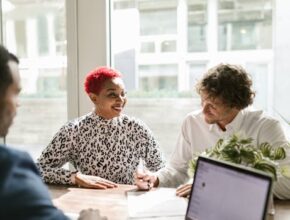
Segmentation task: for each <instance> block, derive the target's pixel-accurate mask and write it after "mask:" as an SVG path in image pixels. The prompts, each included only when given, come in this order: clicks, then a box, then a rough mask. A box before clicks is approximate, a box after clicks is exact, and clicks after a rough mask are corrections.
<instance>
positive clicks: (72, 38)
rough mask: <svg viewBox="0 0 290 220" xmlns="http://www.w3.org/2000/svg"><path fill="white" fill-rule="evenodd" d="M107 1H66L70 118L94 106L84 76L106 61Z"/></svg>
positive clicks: (82, 113) (105, 63) (107, 61)
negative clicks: (85, 90)
mask: <svg viewBox="0 0 290 220" xmlns="http://www.w3.org/2000/svg"><path fill="white" fill-rule="evenodd" d="M108 2H109V1H106V0H98V1H96V0H66V7H67V33H68V34H67V41H68V53H67V54H68V91H69V93H68V118H69V119H72V118H76V117H78V116H81V115H84V114H86V113H87V112H89V111H90V110H91V109H92V107H93V105H92V104H91V103H90V100H89V99H88V97H87V95H86V94H85V92H84V88H83V82H84V78H85V75H86V74H87V73H88V72H89V71H90V70H92V69H94V68H95V67H96V66H101V65H107V64H108V63H109V59H108V53H107V51H109V50H108V48H109V44H108V42H106V39H107V32H106V26H107V25H108V23H107V21H108V20H107V17H108V13H106V11H107V10H108ZM108 37H109V36H108ZM108 39H109V38H108ZM75 88H77V89H75Z"/></svg>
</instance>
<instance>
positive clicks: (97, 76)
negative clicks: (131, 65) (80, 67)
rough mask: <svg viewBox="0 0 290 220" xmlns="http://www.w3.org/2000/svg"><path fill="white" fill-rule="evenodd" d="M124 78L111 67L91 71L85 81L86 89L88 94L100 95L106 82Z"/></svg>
mask: <svg viewBox="0 0 290 220" xmlns="http://www.w3.org/2000/svg"><path fill="white" fill-rule="evenodd" d="M116 77H122V75H121V73H120V72H118V71H117V70H114V69H112V68H109V67H105V66H102V67H99V68H96V69H94V70H92V71H90V72H89V73H88V74H87V76H86V79H85V83H84V87H85V91H86V93H87V94H89V93H94V94H99V92H100V91H101V89H102V86H103V84H104V82H105V81H106V80H108V79H113V78H116Z"/></svg>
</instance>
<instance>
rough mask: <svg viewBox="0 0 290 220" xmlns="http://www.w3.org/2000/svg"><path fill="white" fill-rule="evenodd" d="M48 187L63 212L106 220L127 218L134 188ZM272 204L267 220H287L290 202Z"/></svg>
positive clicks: (55, 202) (128, 186) (126, 186)
mask: <svg viewBox="0 0 290 220" xmlns="http://www.w3.org/2000/svg"><path fill="white" fill-rule="evenodd" d="M48 187H49V190H50V192H51V195H52V198H53V203H54V204H55V206H57V207H58V208H59V209H61V210H63V211H64V212H68V213H79V212H80V211H81V210H83V209H88V208H93V209H99V210H100V212H101V215H103V216H107V218H108V220H125V219H127V218H128V213H127V209H128V207H127V199H126V191H128V190H133V189H135V188H136V187H135V186H130V185H119V187H118V188H114V189H107V190H94V189H84V188H75V187H67V186H54V185H49V186H48ZM274 204H275V215H274V216H268V220H289V219H290V200H287V201H281V200H275V202H274ZM175 219H176V218H175ZM180 219H183V218H182V217H181V218H180Z"/></svg>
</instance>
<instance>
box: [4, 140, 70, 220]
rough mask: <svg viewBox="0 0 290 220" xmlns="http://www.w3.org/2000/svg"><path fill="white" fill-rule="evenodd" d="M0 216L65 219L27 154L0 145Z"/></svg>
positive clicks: (23, 219)
mask: <svg viewBox="0 0 290 220" xmlns="http://www.w3.org/2000/svg"><path fill="white" fill-rule="evenodd" d="M0 219H1V220H14V219H15V220H16V219H21V220H26V219H29V220H30V219H31V220H34V219H35V220H42V219H45V220H49V219H61V220H62V219H68V218H67V217H66V216H65V215H64V214H63V213H62V212H61V211H60V210H58V209H57V208H56V207H54V206H53V204H52V201H51V198H50V195H49V192H48V189H47V187H46V186H45V185H44V184H43V182H42V180H41V178H40V176H39V173H38V170H37V167H36V165H35V164H34V162H33V160H32V159H31V157H30V156H29V155H28V154H27V153H25V152H21V151H17V150H13V149H10V148H7V147H5V146H3V145H0Z"/></svg>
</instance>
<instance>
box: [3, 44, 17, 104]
mask: <svg viewBox="0 0 290 220" xmlns="http://www.w3.org/2000/svg"><path fill="white" fill-rule="evenodd" d="M9 61H14V62H16V63H19V60H18V58H17V57H16V56H15V55H13V54H12V53H9V51H8V50H7V49H6V48H5V47H4V46H2V45H0V96H1V97H0V99H2V98H3V97H4V95H5V94H6V90H7V88H8V87H9V85H11V84H12V83H13V77H12V75H11V72H10V68H9V66H8V62H9Z"/></svg>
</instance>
